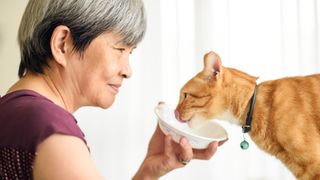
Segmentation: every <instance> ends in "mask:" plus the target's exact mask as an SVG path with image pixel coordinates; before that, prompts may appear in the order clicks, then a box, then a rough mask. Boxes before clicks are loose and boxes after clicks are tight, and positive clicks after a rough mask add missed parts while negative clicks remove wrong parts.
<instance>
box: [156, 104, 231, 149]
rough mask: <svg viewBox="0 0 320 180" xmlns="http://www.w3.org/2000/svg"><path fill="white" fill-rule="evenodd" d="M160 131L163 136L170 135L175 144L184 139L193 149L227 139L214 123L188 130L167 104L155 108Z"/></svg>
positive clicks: (185, 124) (208, 122)
mask: <svg viewBox="0 0 320 180" xmlns="http://www.w3.org/2000/svg"><path fill="white" fill-rule="evenodd" d="M155 113H156V115H157V116H158V122H159V126H160V129H161V130H162V132H163V133H164V134H166V135H167V134H170V135H171V136H172V138H173V140H174V141H175V142H179V140H180V138H181V137H186V138H187V139H188V141H189V143H190V144H191V146H192V147H193V148H195V149H205V148H207V147H208V145H209V144H210V143H211V142H212V141H223V140H225V139H227V138H228V134H227V132H226V130H225V129H224V128H223V127H222V126H220V125H219V124H218V123H216V122H214V121H207V122H204V123H202V124H201V125H200V126H198V127H196V128H190V127H189V126H188V124H187V123H183V122H180V121H178V120H177V119H176V118H175V115H174V109H173V108H171V107H170V106H169V105H167V104H159V105H158V106H156V108H155Z"/></svg>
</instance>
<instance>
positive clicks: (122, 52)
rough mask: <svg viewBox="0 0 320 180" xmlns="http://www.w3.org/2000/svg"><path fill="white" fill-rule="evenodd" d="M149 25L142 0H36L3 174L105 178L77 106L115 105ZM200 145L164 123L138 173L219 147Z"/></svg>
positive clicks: (11, 98)
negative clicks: (174, 134) (176, 136)
mask: <svg viewBox="0 0 320 180" xmlns="http://www.w3.org/2000/svg"><path fill="white" fill-rule="evenodd" d="M145 29H146V20H145V11H144V7H143V2H142V1H141V0H30V1H29V3H28V5H27V7H26V10H25V12H24V15H23V18H22V20H21V24H20V28H19V35H18V40H19V45H20V50H21V62H20V66H19V77H20V79H19V81H17V82H16V83H15V84H14V85H13V86H12V87H11V88H10V89H9V90H8V93H7V94H6V95H5V96H3V97H2V98H1V99H0V124H1V126H0V179H60V180H61V179H77V180H79V179H103V178H102V177H101V175H100V174H99V172H98V170H97V169H96V167H95V165H94V163H93V161H92V159H91V157H90V152H89V150H88V146H87V144H86V141H85V138H84V135H83V133H82V131H81V130H80V128H79V127H78V125H77V121H76V120H75V118H74V116H73V115H72V113H73V112H74V111H76V110H77V109H78V108H80V107H82V106H97V107H101V108H108V107H110V106H111V105H112V103H113V102H114V100H115V97H116V95H117V93H118V92H119V88H120V87H121V84H122V82H123V80H124V79H127V78H129V77H130V76H131V73H132V72H131V68H130V65H129V62H128V60H129V55H130V53H132V51H133V49H134V48H135V47H136V45H137V44H138V43H139V42H140V41H141V39H142V38H143V36H144V33H145ZM217 146H218V144H217V142H213V143H211V144H210V146H209V147H208V148H207V149H206V150H202V151H199V150H193V149H192V148H191V146H190V144H189V143H188V142H187V140H186V139H185V138H182V139H181V140H180V143H174V142H173V141H172V139H171V137H170V136H165V135H164V134H163V133H162V132H161V131H160V130H159V128H158V127H157V128H156V131H155V133H154V135H153V136H152V138H151V141H150V144H149V148H148V153H147V155H146V157H145V160H144V161H143V162H142V164H141V166H140V168H139V170H138V171H137V173H136V174H135V175H134V177H133V179H140V180H142V179H158V178H159V177H161V176H163V175H164V174H166V173H168V172H169V171H171V170H173V169H176V168H180V167H183V166H184V165H185V164H186V163H187V162H189V161H190V160H191V159H193V158H197V159H209V158H211V156H212V155H213V154H214V153H215V151H216V149H217Z"/></svg>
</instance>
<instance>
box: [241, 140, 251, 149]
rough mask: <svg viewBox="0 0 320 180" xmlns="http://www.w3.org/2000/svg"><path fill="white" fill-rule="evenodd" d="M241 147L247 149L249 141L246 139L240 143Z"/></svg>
mask: <svg viewBox="0 0 320 180" xmlns="http://www.w3.org/2000/svg"><path fill="white" fill-rule="evenodd" d="M240 147H241V149H243V150H246V149H248V148H249V143H248V142H247V141H246V140H245V139H244V140H243V141H242V142H241V143H240Z"/></svg>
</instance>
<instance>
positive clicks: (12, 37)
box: [0, 0, 27, 95]
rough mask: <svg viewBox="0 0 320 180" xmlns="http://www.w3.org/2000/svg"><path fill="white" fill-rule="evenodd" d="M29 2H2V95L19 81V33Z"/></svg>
mask: <svg viewBox="0 0 320 180" xmlns="http://www.w3.org/2000/svg"><path fill="white" fill-rule="evenodd" d="M26 4H27V0H14V1H9V0H0V95H3V94H5V92H6V91H7V90H8V87H9V86H11V85H12V84H13V83H14V82H15V81H16V80H17V79H18V66H19V57H20V54H19V47H18V43H17V33H18V27H19V23H20V19H21V17H22V13H23V11H24V8H25V6H26Z"/></svg>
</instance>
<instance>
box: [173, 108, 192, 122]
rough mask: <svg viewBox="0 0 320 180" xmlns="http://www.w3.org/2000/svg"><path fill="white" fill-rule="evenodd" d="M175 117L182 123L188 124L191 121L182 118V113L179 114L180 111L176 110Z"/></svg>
mask: <svg viewBox="0 0 320 180" xmlns="http://www.w3.org/2000/svg"><path fill="white" fill-rule="evenodd" d="M174 115H175V117H176V119H177V120H178V121H180V122H188V121H190V119H182V118H181V116H180V113H179V111H178V110H177V109H176V110H174Z"/></svg>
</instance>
